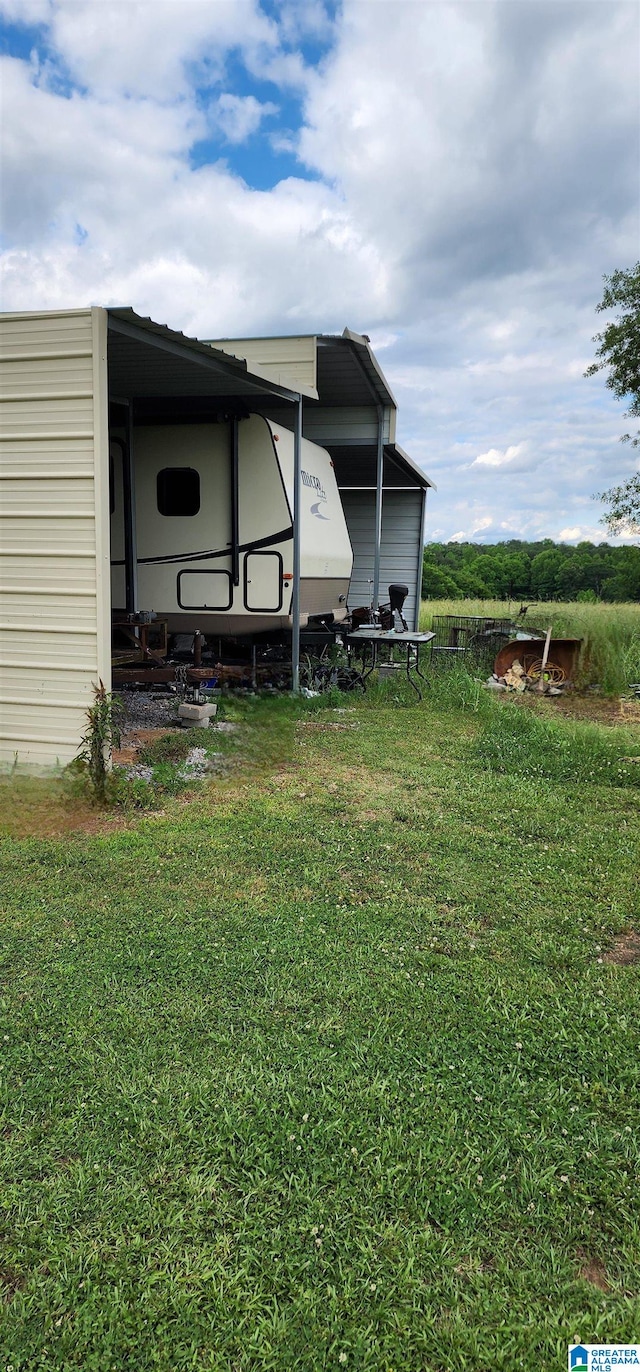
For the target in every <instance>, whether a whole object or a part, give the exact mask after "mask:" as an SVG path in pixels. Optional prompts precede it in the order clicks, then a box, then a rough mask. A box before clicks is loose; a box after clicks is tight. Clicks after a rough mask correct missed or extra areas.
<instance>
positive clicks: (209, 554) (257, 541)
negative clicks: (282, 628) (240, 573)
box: [111, 524, 293, 567]
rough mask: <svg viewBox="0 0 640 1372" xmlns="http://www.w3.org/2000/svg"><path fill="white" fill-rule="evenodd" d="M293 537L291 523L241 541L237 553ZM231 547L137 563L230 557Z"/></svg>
mask: <svg viewBox="0 0 640 1372" xmlns="http://www.w3.org/2000/svg"><path fill="white" fill-rule="evenodd" d="M291 538H293V525H291V524H290V525H289V528H288V529H279V530H278V533H277V534H267V535H266V536H265V537H264V538H254V540H253V542H252V543H241V544H240V545H239V547H238V552H239V553H253V552H255V551H256V549H258V548H270V547H272V545H273V544H274V543H288V542H289V539H291ZM232 551H233V549H232V548H231V545H230V544H229V545H228V546H227V547H226V548H210V549H208V550H207V551H206V552H198V553H167V554H166V556H164V557H139V558H138V565H139V566H140V565H142V563H148V562H153V563H159V562H163V563H164V562H205V561H207V560H208V559H209V558H213V557H231V553H232ZM111 566H112V567H124V558H120V559H115V558H114V559H112V561H111Z"/></svg>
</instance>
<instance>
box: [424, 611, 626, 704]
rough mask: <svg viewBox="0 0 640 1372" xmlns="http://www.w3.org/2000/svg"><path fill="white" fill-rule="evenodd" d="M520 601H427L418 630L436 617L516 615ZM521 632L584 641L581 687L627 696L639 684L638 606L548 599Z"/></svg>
mask: <svg viewBox="0 0 640 1372" xmlns="http://www.w3.org/2000/svg"><path fill="white" fill-rule="evenodd" d="M519 608H520V602H519V601H511V602H509V601H506V600H428V601H423V602H422V606H421V611H420V628H421V629H424V630H428V629H430V628H431V621H432V618H433V616H434V615H494V616H496V617H500V618H506V617H508V616H509V615H514V616H515V615H516V614H517V611H518V609H519ZM520 622H521V624H522V628H523V629H526V628H527V627H528V626H529V625H533V626H535V627H536V628H540V629H547V628H548V627H549V625H551V627H552V629H553V632H554V634H555V636H556V637H558V638H581V639H582V651H581V654H580V667H579V671H578V678H577V685H579V686H589V685H596V684H597V685H600V686H601V687H602V689H603V690H604V691H606V692H607V694H610V695H616V694H618V695H619V694H620V693H621V692H624V691H625V690H626V689H627V688H628V687H629V686H630V684H631V683H632V682H637V681H640V604H635V603H634V604H631V603H627V604H622V605H604V604H595V605H590V604H582V603H580V602H576V603H573V602H568V601H567V602H564V601H545V602H544V603H537V604H535V603H531V604H530V605H529V609H528V611H527V614H526V616H525V617H524V618H523V619H522V620H521V621H520Z"/></svg>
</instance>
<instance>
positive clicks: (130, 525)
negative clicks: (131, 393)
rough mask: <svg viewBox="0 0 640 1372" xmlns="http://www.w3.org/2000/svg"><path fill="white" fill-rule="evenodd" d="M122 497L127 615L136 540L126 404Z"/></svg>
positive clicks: (132, 603) (133, 599)
mask: <svg viewBox="0 0 640 1372" xmlns="http://www.w3.org/2000/svg"><path fill="white" fill-rule="evenodd" d="M122 488H123V495H124V567H125V593H126V606H127V614H128V615H133V614H136V613H137V610H138V547H137V539H136V483H135V472H134V466H133V410H132V406H131V403H130V402H129V403H128V404H127V441H126V444H125V448H124V452H123V454H122Z"/></svg>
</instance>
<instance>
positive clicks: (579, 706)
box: [523, 692, 640, 728]
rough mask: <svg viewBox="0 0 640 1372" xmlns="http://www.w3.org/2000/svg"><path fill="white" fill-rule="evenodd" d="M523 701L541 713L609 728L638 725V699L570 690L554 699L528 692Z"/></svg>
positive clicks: (639, 706) (639, 722) (639, 718)
mask: <svg viewBox="0 0 640 1372" xmlns="http://www.w3.org/2000/svg"><path fill="white" fill-rule="evenodd" d="M523 704H524V705H525V706H527V707H528V708H529V709H534V710H541V711H542V712H543V713H544V714H549V715H556V716H557V715H562V716H563V717H564V718H565V719H580V720H585V721H586V722H587V723H590V724H608V725H610V726H611V727H612V728H615V727H620V726H623V727H624V726H626V727H627V728H629V727H631V728H633V727H640V700H621V699H620V698H619V697H618V696H601V695H595V694H589V695H578V693H577V692H571V693H570V694H568V695H565V696H554V697H553V699H547V697H546V696H542V697H538V698H536V696H535V694H530V695H526V696H524V697H523Z"/></svg>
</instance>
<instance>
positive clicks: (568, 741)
mask: <svg viewBox="0 0 640 1372" xmlns="http://www.w3.org/2000/svg"><path fill="white" fill-rule="evenodd" d="M639 744H640V735H638V733H637V731H635V730H632V729H629V730H624V731H623V730H615V731H614V732H613V733H612V732H611V731H610V730H605V729H602V728H600V727H599V726H598V725H597V724H587V723H583V722H582V721H581V722H579V723H578V722H576V721H573V720H566V719H561V720H556V719H544V718H542V717H541V716H540V715H537V714H534V713H533V712H532V711H529V710H525V709H522V707H521V706H520V705H519V704H518V703H516V702H514V703H511V702H507V701H495V700H494V699H492V700H491V704H490V708H489V710H488V711H486V712H485V718H484V722H483V727H482V729H481V731H480V734H479V736H478V739H477V743H476V751H477V756H478V757H479V758H480V760H481V761H482V762H483V763H484V764H485V765H486V766H488V767H489V768H490V769H491V771H494V772H503V773H505V774H506V775H507V776H524V777H531V779H532V781H534V782H535V781H537V780H549V781H560V782H570V783H574V784H577V785H584V784H587V785H588V784H591V785H594V784H598V785H604V786H640V756H638V751H637V750H638V746H639Z"/></svg>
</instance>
